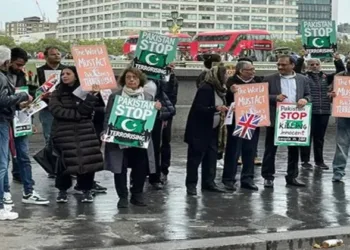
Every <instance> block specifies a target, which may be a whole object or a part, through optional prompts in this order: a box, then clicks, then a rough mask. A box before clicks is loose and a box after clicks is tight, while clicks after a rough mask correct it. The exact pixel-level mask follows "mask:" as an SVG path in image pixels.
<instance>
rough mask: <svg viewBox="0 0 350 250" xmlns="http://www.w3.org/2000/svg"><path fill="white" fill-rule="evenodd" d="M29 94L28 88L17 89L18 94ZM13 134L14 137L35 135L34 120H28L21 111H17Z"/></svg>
mask: <svg viewBox="0 0 350 250" xmlns="http://www.w3.org/2000/svg"><path fill="white" fill-rule="evenodd" d="M21 92H25V93H27V94H28V93H29V89H28V87H27V86H23V87H19V88H16V93H21ZM13 134H14V137H20V136H26V135H31V134H33V125H32V119H28V117H27V115H25V114H24V113H23V112H21V111H16V113H15V118H14V119H13Z"/></svg>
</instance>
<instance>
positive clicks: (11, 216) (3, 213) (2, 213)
mask: <svg viewBox="0 0 350 250" xmlns="http://www.w3.org/2000/svg"><path fill="white" fill-rule="evenodd" d="M17 218H18V213H15V212H11V211H8V210H7V209H0V220H15V219H17Z"/></svg>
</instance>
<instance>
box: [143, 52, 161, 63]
mask: <svg viewBox="0 0 350 250" xmlns="http://www.w3.org/2000/svg"><path fill="white" fill-rule="evenodd" d="M152 59H153V60H152ZM145 60H146V63H147V64H148V65H156V64H157V63H158V61H159V58H158V57H157V55H156V54H154V53H149V54H148V55H147V56H146V58H145Z"/></svg>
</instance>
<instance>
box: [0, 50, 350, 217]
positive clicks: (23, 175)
mask: <svg viewBox="0 0 350 250" xmlns="http://www.w3.org/2000/svg"><path fill="white" fill-rule="evenodd" d="M44 56H45V60H46V64H45V65H44V66H42V67H39V68H38V69H37V77H36V80H37V81H38V84H39V86H41V85H42V84H44V83H45V81H46V79H45V75H46V74H45V71H59V72H60V84H59V85H58V86H57V87H56V88H55V90H54V91H53V92H52V93H51V92H45V93H43V94H41V96H40V98H41V99H42V100H43V101H45V102H46V103H47V105H48V107H47V108H45V109H43V110H41V111H40V112H39V120H40V122H41V124H42V129H43V136H44V139H45V147H44V149H45V150H44V152H46V157H47V158H49V159H48V160H49V162H50V163H51V165H52V166H51V169H52V171H48V174H49V177H50V178H55V187H56V188H57V189H58V195H57V198H56V202H57V203H67V202H68V192H67V191H68V190H69V189H70V188H71V187H72V184H73V179H75V178H76V179H77V183H76V185H75V186H74V190H75V191H76V192H79V193H80V194H81V202H83V203H91V202H93V200H94V195H97V194H98V193H105V192H106V191H107V189H106V188H105V187H103V186H101V185H99V184H98V183H97V182H96V181H95V173H96V172H98V171H101V170H109V171H111V172H112V173H113V174H114V184H115V189H116V192H117V195H118V197H119V201H118V208H120V209H123V208H127V207H128V206H129V202H130V203H131V204H133V205H136V206H146V205H147V202H146V201H145V196H144V194H143V189H144V184H145V182H146V179H147V176H148V177H149V183H150V185H151V186H152V187H153V188H154V189H156V190H162V189H163V187H164V186H165V185H166V184H167V181H168V174H169V167H170V161H171V146H170V142H171V129H172V121H173V118H174V116H175V113H176V109H175V106H176V103H177V92H178V82H177V79H176V76H175V73H174V65H172V64H171V65H169V70H168V71H169V72H170V73H169V75H167V76H165V77H164V78H163V79H162V80H152V79H149V78H147V76H146V75H145V74H144V73H143V72H141V71H140V70H138V69H136V68H133V67H132V66H129V67H127V68H126V69H125V70H124V71H123V73H122V74H121V75H120V76H119V78H118V88H117V89H115V90H113V92H112V94H111V95H110V96H109V99H108V103H107V105H105V103H104V101H103V98H102V96H101V93H100V89H99V87H98V86H93V88H92V91H90V92H88V93H87V96H86V98H85V99H84V100H82V99H81V98H79V97H78V96H76V95H75V94H74V93H73V92H74V91H75V90H76V89H77V88H78V87H79V86H80V81H79V75H78V73H77V69H76V68H75V67H74V66H65V65H63V64H61V54H60V51H59V49H58V48H56V47H48V48H46V49H45V51H44ZM27 61H28V55H27V53H26V52H25V51H24V50H23V49H21V48H13V49H12V50H10V49H9V48H7V47H5V46H0V143H1V149H0V220H14V219H16V218H18V214H17V213H16V212H13V211H12V207H13V201H12V197H11V193H10V185H9V176H8V175H9V174H8V167H9V162H10V156H11V155H12V156H13V155H14V154H11V153H10V152H11V150H10V149H11V148H12V147H11V145H14V147H13V148H14V150H15V155H16V157H12V158H13V159H12V163H13V171H12V174H13V180H15V181H17V182H21V183H22V184H23V196H22V202H23V203H25V204H37V205H47V204H49V201H48V200H47V199H45V198H43V197H42V196H41V195H40V194H39V193H38V192H36V191H35V190H34V186H35V180H33V176H32V170H31V163H30V155H29V141H28V136H20V137H14V136H13V125H12V121H13V118H14V116H15V112H16V110H21V109H24V108H26V107H28V105H30V103H31V102H32V101H33V96H34V95H35V94H36V93H35V91H29V93H16V92H15V88H17V87H21V86H26V85H28V83H27V81H26V76H25V73H24V72H23V69H24V67H25V64H26V63H27ZM215 63H216V64H215ZM334 63H335V66H336V73H333V74H325V73H324V72H322V70H321V65H320V61H319V60H318V59H309V60H307V62H305V60H304V56H302V57H301V58H299V59H298V60H295V59H294V58H293V57H290V56H288V55H282V56H280V57H279V59H278V62H277V71H278V73H275V74H272V75H269V76H264V77H262V76H256V75H255V68H254V65H253V62H252V61H251V60H250V59H249V58H241V59H240V60H239V61H238V62H237V64H236V65H235V72H234V74H233V75H232V76H229V77H228V75H227V68H226V67H225V65H224V64H222V63H221V56H220V55H216V54H210V55H209V56H208V57H206V58H205V60H204V66H205V68H206V69H205V70H204V71H203V73H202V74H200V76H199V77H198V80H197V88H198V89H197V92H196V95H195V97H194V100H193V103H192V106H191V109H190V112H189V115H188V119H187V124H186V131H185V137H184V139H185V142H186V143H187V145H188V153H187V168H186V170H187V171H186V172H187V174H186V188H187V194H188V195H191V196H192V195H196V194H197V190H196V186H197V182H198V167H199V165H201V166H202V178H201V179H202V186H201V187H202V190H203V191H209V192H219V193H222V192H233V191H235V190H236V188H237V184H236V175H237V172H238V165H239V162H240V159H241V161H242V164H243V165H242V171H241V176H240V187H241V188H245V189H250V190H258V187H257V186H256V185H255V183H254V175H255V164H256V160H257V146H258V141H259V134H260V129H259V128H257V129H256V130H255V132H254V134H253V137H252V138H251V139H250V140H247V139H243V138H240V137H236V136H232V133H233V131H234V128H235V123H236V121H235V119H233V120H232V123H231V124H228V125H224V120H225V116H226V114H227V112H228V111H229V109H230V108H232V109H233V110H232V111H233V112H234V107H233V106H231V103H233V102H234V94H235V93H236V92H237V91H238V89H239V87H240V85H241V84H251V83H261V82H267V83H268V90H269V105H270V119H271V126H270V127H267V128H266V138H265V152H264V156H263V160H262V171H261V174H262V177H263V178H264V187H265V188H273V187H274V174H275V157H276V152H277V146H275V144H274V134H275V130H274V122H275V117H276V106H277V103H278V102H288V103H297V104H298V106H299V107H303V106H305V105H306V104H307V103H309V102H312V103H313V109H312V124H311V135H310V136H311V138H312V139H313V147H314V157H315V167H316V168H319V169H329V167H328V166H327V165H326V164H325V162H324V159H323V144H324V137H325V133H326V129H327V126H328V120H329V117H330V114H331V108H330V107H331V101H332V98H334V97H335V93H334V92H333V91H332V82H333V78H334V75H335V74H342V75H345V76H346V75H349V74H350V73H348V72H350V63H348V64H347V65H346V69H345V67H344V65H343V63H342V62H341V60H340V59H339V58H338V57H337V56H335V58H334ZM304 65H306V68H305V67H304ZM304 68H305V69H304ZM117 96H123V97H128V98H135V99H138V100H147V101H152V102H154V107H155V109H157V110H158V112H157V117H156V120H155V124H154V127H153V130H152V136H151V139H150V143H149V146H148V148H146V149H145V148H138V147H129V146H123V145H119V144H115V143H109V142H103V140H102V138H103V135H104V134H105V133H106V130H107V128H108V121H109V118H110V114H111V112H112V109H113V104H114V101H115V99H116V97H117ZM349 125H350V123H349V118H339V119H338V123H337V130H338V133H337V140H336V141H337V147H336V153H335V157H334V162H333V169H334V176H333V181H335V182H340V181H341V179H342V177H343V176H344V174H345V173H344V169H345V165H346V160H347V156H348V155H347V154H348V153H347V152H348V149H349V146H350V145H349V143H350V138H349V136H350V132H349V131H348V130H349V129H350V126H349ZM310 147H311V146H309V147H295V146H294V147H288V167H287V175H286V183H287V185H289V186H297V187H303V186H305V184H304V183H302V182H301V181H300V180H298V179H297V178H298V173H299V171H298V169H299V166H298V165H299V164H298V162H299V154H300V155H301V161H302V167H303V168H307V169H310V168H312V167H313V166H312V165H311V164H310ZM222 158H223V159H224V170H223V175H222V184H223V185H217V184H216V182H215V179H216V166H217V162H218V160H220V159H222ZM128 168H131V174H130V178H129V181H128V178H127V171H128ZM45 169H46V168H45ZM128 186H130V193H131V197H130V199H129V189H128Z"/></svg>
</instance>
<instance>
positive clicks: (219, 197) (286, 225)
mask: <svg viewBox="0 0 350 250" xmlns="http://www.w3.org/2000/svg"><path fill="white" fill-rule="evenodd" d="M261 138H262V139H261V140H260V146H259V154H260V155H261V154H262V153H263V141H264V136H262V137H261ZM334 138H335V131H334V128H330V129H329V131H328V134H327V142H326V146H325V158H326V162H327V163H328V164H331V161H332V159H333V154H334V148H335V144H334ZM42 145H43V142H42V139H41V135H35V136H33V138H32V142H31V153H32V154H34V153H35V152H37V151H38V150H39V149H40V148H41V147H42ZM173 148H174V150H173V161H172V168H171V174H170V176H169V184H168V186H167V188H166V189H165V190H164V191H154V190H151V188H148V192H147V196H148V202H149V206H148V207H146V208H139V207H134V206H130V207H129V208H128V209H125V210H120V211H118V209H117V200H118V198H117V195H116V193H115V190H114V184H113V181H112V174H110V173H109V172H101V173H98V175H97V180H98V181H100V182H101V184H103V185H105V186H107V187H108V193H107V194H105V195H98V196H97V197H96V199H95V202H94V203H93V204H80V203H79V201H78V199H79V196H78V195H74V194H73V191H72V192H71V195H70V197H69V198H70V199H69V203H68V204H56V203H55V198H56V194H57V191H56V190H55V188H54V181H53V180H50V179H48V178H47V177H46V174H45V172H44V171H43V170H42V169H41V168H40V167H39V166H38V165H37V164H36V163H35V162H34V161H33V172H34V179H35V181H36V189H37V190H38V191H39V192H40V193H41V194H42V195H43V196H46V197H48V198H49V199H50V201H51V204H50V205H49V206H48V207H43V206H35V205H23V204H21V202H20V200H21V197H20V196H21V186H20V185H19V184H15V183H12V193H13V196H14V200H15V203H16V206H15V208H14V210H15V211H17V212H19V214H20V219H18V220H17V221H14V222H0V235H2V236H4V237H2V238H1V243H0V249H47V250H54V249H90V248H101V249H102V248H108V247H111V248H113V247H116V246H126V245H133V244H142V243H154V242H164V241H175V240H190V239H208V238H214V237H228V236H246V235H259V234H261V235H262V234H266V233H276V232H288V231H295V230H306V229H327V228H334V227H339V226H350V206H349V203H350V189H349V188H346V185H347V184H333V183H332V182H331V178H332V171H331V170H329V171H324V172H321V171H317V170H314V171H305V170H301V174H300V176H301V180H303V181H305V182H306V183H307V185H308V187H307V188H299V189H297V188H287V187H286V186H285V181H284V175H285V169H286V149H285V148H280V149H279V151H278V156H277V175H276V180H275V188H274V189H264V188H263V179H262V178H261V177H260V168H259V167H257V168H256V176H257V177H256V183H257V185H258V186H259V188H260V190H259V191H257V192H252V191H247V190H238V191H237V192H235V193H229V194H214V193H200V192H199V195H198V197H188V196H186V189H185V187H184V180H185V163H186V147H185V145H184V144H183V143H181V142H180V141H177V142H174V144H173ZM221 173H222V170H218V174H217V176H218V181H219V178H220V177H221ZM345 182H347V178H345ZM198 191H199V189H198ZM349 233H350V230H349ZM116 249H118V248H116ZM125 249H133V248H131V247H128V248H125ZM134 249H137V248H134ZM145 249H148V248H145ZM149 249H153V248H152V247H150V248H149ZM154 249H156V248H154ZM159 249H162V248H159ZM169 249H170V248H169ZM172 249H175V248H172ZM176 249H177V248H176ZM228 249H229V248H228ZM256 249H257V248H256ZM264 249H266V246H265V248H264ZM291 249H293V248H291Z"/></svg>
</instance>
